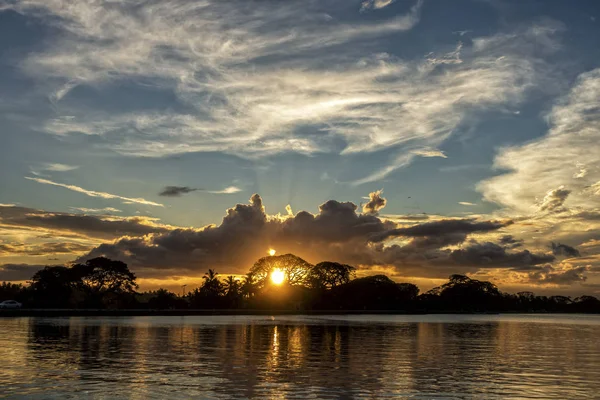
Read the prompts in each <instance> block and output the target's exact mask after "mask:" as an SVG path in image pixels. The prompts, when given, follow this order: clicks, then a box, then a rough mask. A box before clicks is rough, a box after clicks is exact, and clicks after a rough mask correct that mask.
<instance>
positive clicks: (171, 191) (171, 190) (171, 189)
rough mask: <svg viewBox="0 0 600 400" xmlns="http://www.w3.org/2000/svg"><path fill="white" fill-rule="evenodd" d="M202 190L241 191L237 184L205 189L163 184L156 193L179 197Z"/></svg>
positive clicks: (205, 191)
mask: <svg viewBox="0 0 600 400" xmlns="http://www.w3.org/2000/svg"><path fill="white" fill-rule="evenodd" d="M197 191H198V192H204V193H210V194H234V193H239V192H241V191H242V189H240V188H239V187H237V186H228V187H226V188H225V189H223V190H205V189H197V188H191V187H188V186H165V187H164V189H163V190H162V191H161V192H160V193H159V194H158V195H159V196H167V197H179V196H181V195H182V194H186V193H191V192H197Z"/></svg>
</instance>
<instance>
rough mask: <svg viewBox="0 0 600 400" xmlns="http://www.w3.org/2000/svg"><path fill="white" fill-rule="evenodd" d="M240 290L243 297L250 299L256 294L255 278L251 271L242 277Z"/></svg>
mask: <svg viewBox="0 0 600 400" xmlns="http://www.w3.org/2000/svg"><path fill="white" fill-rule="evenodd" d="M241 292H242V296H243V297H244V298H245V299H250V298H252V297H253V296H254V295H255V294H256V279H255V278H254V274H253V273H252V272H248V273H247V274H246V276H245V277H244V280H243V282H242V287H241Z"/></svg>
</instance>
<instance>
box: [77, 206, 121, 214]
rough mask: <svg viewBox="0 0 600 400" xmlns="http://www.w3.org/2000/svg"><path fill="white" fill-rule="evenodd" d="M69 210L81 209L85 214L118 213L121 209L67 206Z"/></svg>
mask: <svg viewBox="0 0 600 400" xmlns="http://www.w3.org/2000/svg"><path fill="white" fill-rule="evenodd" d="M69 208H70V209H71V210H75V211H81V212H82V213H86V214H104V213H120V212H122V211H121V210H119V209H117V208H113V207H105V208H86V207H69Z"/></svg>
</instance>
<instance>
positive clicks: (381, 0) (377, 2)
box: [360, 0, 422, 11]
mask: <svg viewBox="0 0 600 400" xmlns="http://www.w3.org/2000/svg"><path fill="white" fill-rule="evenodd" d="M394 1H395V0H365V1H363V3H362V6H361V8H360V9H361V11H364V10H371V9H375V10H379V9H381V8H385V7H387V6H389V5H390V4H392V3H393V2H394ZM420 3H422V1H421V2H420Z"/></svg>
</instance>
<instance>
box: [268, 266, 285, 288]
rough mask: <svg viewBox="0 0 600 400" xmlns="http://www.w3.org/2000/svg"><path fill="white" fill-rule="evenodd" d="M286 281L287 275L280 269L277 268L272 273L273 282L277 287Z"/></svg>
mask: <svg viewBox="0 0 600 400" xmlns="http://www.w3.org/2000/svg"><path fill="white" fill-rule="evenodd" d="M284 279H285V273H284V272H283V271H282V270H280V269H279V268H275V269H274V270H273V272H271V282H273V283H274V284H276V285H281V284H282V283H283V281H284Z"/></svg>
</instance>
